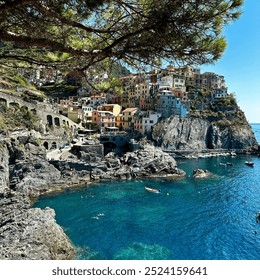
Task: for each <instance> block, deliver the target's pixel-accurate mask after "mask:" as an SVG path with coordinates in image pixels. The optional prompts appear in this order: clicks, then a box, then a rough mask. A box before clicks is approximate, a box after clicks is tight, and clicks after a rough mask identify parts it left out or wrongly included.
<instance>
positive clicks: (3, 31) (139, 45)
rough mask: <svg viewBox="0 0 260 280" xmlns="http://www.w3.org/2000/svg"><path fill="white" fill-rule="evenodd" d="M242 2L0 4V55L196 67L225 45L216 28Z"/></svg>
mask: <svg viewBox="0 0 260 280" xmlns="http://www.w3.org/2000/svg"><path fill="white" fill-rule="evenodd" d="M242 4H243V0H216V1H204V0H196V1H190V0H183V1H172V0H141V1H135V0H132V1H108V0H98V1H85V0H74V1H67V0H61V1H47V0H43V1H33V0H19V1H3V4H1V6H0V58H1V59H2V60H3V61H4V62H6V61H15V63H16V64H18V63H20V64H21V63H24V64H26V63H31V64H35V65H43V64H45V65H49V66H51V65H52V66H54V65H55V66H57V67H64V68H67V69H68V68H70V69H72V68H74V69H81V70H84V69H89V68H90V67H91V66H93V65H96V64H99V63H101V62H106V63H108V64H112V63H114V62H115V61H121V62H122V63H125V64H128V65H130V66H133V67H140V68H142V67H145V65H151V64H152V65H160V64H161V63H162V61H163V60H168V61H169V62H176V63H179V62H181V63H183V62H185V63H189V64H203V63H212V62H214V61H216V60H217V59H219V58H220V57H221V55H222V54H223V52H224V49H225V47H226V41H225V39H224V37H223V36H222V35H221V33H222V30H223V28H224V27H225V26H226V25H227V24H228V23H230V22H232V21H234V20H236V19H237V18H239V16H240V14H241V11H240V9H241V6H242Z"/></svg>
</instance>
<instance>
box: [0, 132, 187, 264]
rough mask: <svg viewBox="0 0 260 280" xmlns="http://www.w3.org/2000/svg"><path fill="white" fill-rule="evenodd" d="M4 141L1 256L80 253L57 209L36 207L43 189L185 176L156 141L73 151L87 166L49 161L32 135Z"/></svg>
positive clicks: (0, 191) (31, 257)
mask: <svg viewBox="0 0 260 280" xmlns="http://www.w3.org/2000/svg"><path fill="white" fill-rule="evenodd" d="M0 145H1V150H0V160H1V164H0V176H1V178H2V180H1V181H0V259H9V260H19V259H28V260H36V259H37V260H39V259H44V260H51V259H73V258H74V257H75V254H76V249H75V248H74V247H73V244H72V243H71V241H70V240H69V238H68V237H67V236H66V234H65V232H64V231H63V229H62V228H61V227H60V226H59V225H58V224H57V223H56V220H55V212H54V210H53V209H50V208H45V209H43V210H42V209H38V208H32V207H31V206H32V203H33V201H34V200H35V199H37V198H38V197H39V195H41V194H45V193H49V192H56V191H61V190H63V189H65V188H72V187H78V186H83V185H86V184H89V183H91V182H97V181H109V180H119V179H121V180H126V179H127V180H129V179H132V178H144V177H174V178H175V177H183V176H185V172H184V171H183V170H181V169H178V168H177V164H176V161H175V160H174V159H173V157H171V156H170V155H168V154H167V153H164V152H163V151H162V150H161V149H160V148H156V147H154V146H152V145H144V146H143V147H142V148H141V149H140V150H137V151H134V152H128V153H126V154H124V155H123V156H122V157H117V156H116V155H114V154H113V153H110V154H108V155H106V156H105V157H103V158H101V157H99V158H97V157H96V155H88V156H87V155H86V154H84V153H81V154H79V155H71V154H70V155H69V157H70V160H72V161H73V159H74V160H76V159H78V158H80V159H81V160H83V159H84V160H85V161H84V162H85V163H86V164H89V166H91V169H90V170H82V171H76V170H75V169H73V168H70V166H69V165H68V163H67V161H66V160H65V161H57V162H56V164H55V166H54V165H53V164H50V163H49V162H48V161H47V159H46V151H45V150H44V149H43V148H41V147H40V146H39V144H38V143H37V141H36V139H34V137H32V136H23V137H17V138H16V139H9V140H8V139H5V140H2V141H0ZM93 156H94V157H95V160H93Z"/></svg>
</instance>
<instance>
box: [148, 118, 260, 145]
mask: <svg viewBox="0 0 260 280" xmlns="http://www.w3.org/2000/svg"><path fill="white" fill-rule="evenodd" d="M152 138H153V140H154V141H155V143H156V144H157V145H158V146H160V147H162V148H163V149H167V150H179V149H180V150H201V149H248V148H249V149H252V148H257V141H256V139H255V136H254V133H253V131H252V129H251V127H250V125H249V124H248V123H247V122H244V123H241V124H239V125H238V124H237V123H236V122H233V123H231V122H229V121H226V122H223V121H218V122H216V121H209V120H207V119H203V118H196V117H189V118H180V117H178V116H173V117H171V118H169V119H166V120H164V121H162V122H160V123H158V124H157V125H156V126H155V127H154V129H153V133H152Z"/></svg>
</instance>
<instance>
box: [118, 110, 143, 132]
mask: <svg viewBox="0 0 260 280" xmlns="http://www.w3.org/2000/svg"><path fill="white" fill-rule="evenodd" d="M138 110H139V109H138V108H127V109H125V110H124V111H122V118H121V120H122V126H123V129H125V130H126V129H134V120H133V117H134V114H135V113H136V112H137V111H138Z"/></svg>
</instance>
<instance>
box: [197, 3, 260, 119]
mask: <svg viewBox="0 0 260 280" xmlns="http://www.w3.org/2000/svg"><path fill="white" fill-rule="evenodd" d="M224 35H225V37H226V40H227V43H228V46H227V49H226V51H225V53H224V55H223V56H222V58H221V59H220V60H219V61H218V62H216V63H215V64H214V65H206V66H202V67H201V69H202V72H206V71H210V72H214V73H216V74H219V75H223V76H225V80H226V84H227V86H228V92H234V93H235V94H236V99H237V101H238V105H239V106H240V108H241V109H242V110H243V111H244V112H245V114H246V117H247V120H248V121H249V122H250V123H260V0H244V6H243V14H242V16H241V17H240V18H239V19H238V20H237V21H235V22H233V23H231V24H229V25H228V26H227V27H226V28H225V31H224Z"/></svg>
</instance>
